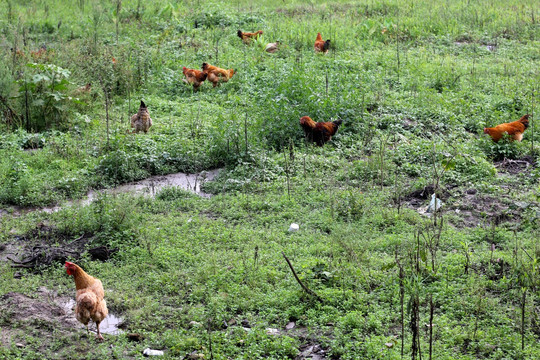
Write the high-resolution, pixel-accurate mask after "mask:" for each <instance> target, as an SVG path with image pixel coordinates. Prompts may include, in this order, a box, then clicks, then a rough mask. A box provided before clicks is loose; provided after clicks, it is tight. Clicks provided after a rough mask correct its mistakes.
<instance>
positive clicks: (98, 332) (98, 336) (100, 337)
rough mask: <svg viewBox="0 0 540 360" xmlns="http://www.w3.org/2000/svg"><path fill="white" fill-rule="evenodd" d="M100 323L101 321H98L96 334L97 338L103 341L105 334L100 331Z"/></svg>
mask: <svg viewBox="0 0 540 360" xmlns="http://www.w3.org/2000/svg"><path fill="white" fill-rule="evenodd" d="M99 324H100V323H98V322H97V323H96V329H97V335H96V339H98V340H99V341H103V340H104V339H103V336H102V335H101V333H100V331H99Z"/></svg>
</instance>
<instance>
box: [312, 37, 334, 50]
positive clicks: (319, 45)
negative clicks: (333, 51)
mask: <svg viewBox="0 0 540 360" xmlns="http://www.w3.org/2000/svg"><path fill="white" fill-rule="evenodd" d="M314 48H315V52H322V53H324V54H327V53H328V49H329V48H330V39H328V40H326V41H324V40H323V39H322V36H321V33H317V39H315V46H314Z"/></svg>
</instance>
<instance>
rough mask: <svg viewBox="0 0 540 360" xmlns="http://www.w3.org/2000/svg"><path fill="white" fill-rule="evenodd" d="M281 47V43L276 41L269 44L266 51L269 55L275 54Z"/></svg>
mask: <svg viewBox="0 0 540 360" xmlns="http://www.w3.org/2000/svg"><path fill="white" fill-rule="evenodd" d="M279 45H281V43H280V42H279V41H276V42H275V43H269V44H267V45H266V48H265V49H264V50H265V51H266V52H269V53H275V52H276V51H277V50H278V49H279Z"/></svg>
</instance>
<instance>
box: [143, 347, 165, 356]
mask: <svg viewBox="0 0 540 360" xmlns="http://www.w3.org/2000/svg"><path fill="white" fill-rule="evenodd" d="M143 355H144V356H163V351H161V350H152V349H150V348H146V349H144V351H143Z"/></svg>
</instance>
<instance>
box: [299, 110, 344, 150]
mask: <svg viewBox="0 0 540 360" xmlns="http://www.w3.org/2000/svg"><path fill="white" fill-rule="evenodd" d="M342 122H343V121H342V120H341V119H338V120H336V121H328V122H315V121H313V120H312V119H311V118H310V117H309V116H303V117H301V118H300V126H302V129H304V134H305V135H306V138H307V139H308V140H309V141H313V142H314V143H315V144H317V145H319V146H323V145H324V144H325V143H326V142H328V141H330V140H331V139H332V136H334V135H335V134H336V132H337V130H338V128H339V125H341V123H342Z"/></svg>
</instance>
